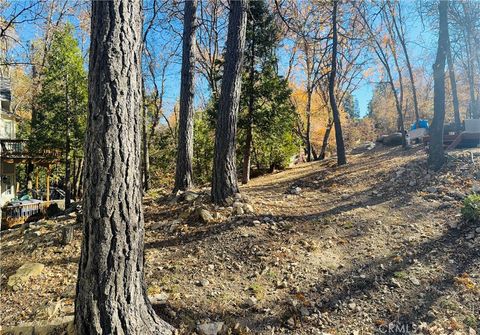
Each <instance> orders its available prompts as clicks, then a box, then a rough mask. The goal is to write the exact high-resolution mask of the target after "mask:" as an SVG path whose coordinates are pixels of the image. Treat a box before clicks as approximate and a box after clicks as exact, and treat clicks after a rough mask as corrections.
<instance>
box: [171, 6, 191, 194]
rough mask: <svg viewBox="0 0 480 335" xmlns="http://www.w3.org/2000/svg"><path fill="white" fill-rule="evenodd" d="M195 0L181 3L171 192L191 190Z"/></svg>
mask: <svg viewBox="0 0 480 335" xmlns="http://www.w3.org/2000/svg"><path fill="white" fill-rule="evenodd" d="M196 11H197V0H191V1H185V10H184V12H185V14H184V19H183V52H182V80H181V84H180V113H179V125H178V147H177V165H176V168H175V186H174V189H173V190H174V192H176V191H178V190H182V191H184V190H187V189H189V188H191V187H192V186H193V172H192V161H193V112H194V111H193V93H194V86H193V77H194V71H195V30H196V28H197V22H196Z"/></svg>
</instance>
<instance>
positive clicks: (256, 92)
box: [239, 0, 297, 183]
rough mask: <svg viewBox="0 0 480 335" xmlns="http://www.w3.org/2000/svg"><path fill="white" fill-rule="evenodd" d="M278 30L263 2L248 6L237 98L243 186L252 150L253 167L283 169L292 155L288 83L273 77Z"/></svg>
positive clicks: (292, 117) (294, 147) (247, 178)
mask: <svg viewBox="0 0 480 335" xmlns="http://www.w3.org/2000/svg"><path fill="white" fill-rule="evenodd" d="M279 36H280V35H279V28H278V26H277V23H276V21H275V17H274V15H273V14H272V11H271V10H270V9H269V8H268V4H267V3H266V1H264V0H262V1H252V2H251V3H250V8H249V15H248V21H247V36H246V39H247V40H246V48H245V68H244V74H243V81H244V85H245V86H244V87H245V90H244V91H243V92H242V97H241V112H240V121H239V130H240V136H239V140H240V141H239V142H240V145H241V147H242V149H243V175H242V181H243V183H247V182H248V181H249V179H250V166H251V155H252V148H253V145H254V144H255V149H256V150H255V152H256V160H257V162H256V163H257V165H258V166H260V165H263V164H266V165H267V166H268V168H269V169H273V168H275V167H276V166H277V167H281V166H284V165H285V163H286V160H287V159H288V158H289V157H290V156H291V155H292V154H293V153H294V152H295V151H296V149H297V146H296V141H295V137H294V135H293V128H294V107H293V105H292V104H291V102H290V94H291V90H290V89H289V88H288V82H287V81H286V80H285V79H283V78H282V77H280V76H279V75H278V73H277V63H278V59H277V56H276V52H275V51H276V49H277V47H278V44H279Z"/></svg>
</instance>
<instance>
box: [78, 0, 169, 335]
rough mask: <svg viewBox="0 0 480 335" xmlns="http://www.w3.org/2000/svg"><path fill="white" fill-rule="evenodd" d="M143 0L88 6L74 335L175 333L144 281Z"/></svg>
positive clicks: (121, 0) (114, 1) (114, 0)
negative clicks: (84, 137)
mask: <svg viewBox="0 0 480 335" xmlns="http://www.w3.org/2000/svg"><path fill="white" fill-rule="evenodd" d="M141 31H142V6H141V1H140V0H112V1H94V2H92V19H91V38H90V41H91V45H90V66H89V104H88V105H89V116H88V127H87V138H88V139H91V140H89V141H86V144H85V157H86V158H85V194H84V197H83V211H84V214H83V242H82V248H81V257H80V263H79V267H78V268H79V270H78V281H77V296H76V300H75V328H76V334H77V335H87V334H89V335H95V334H102V335H103V334H105V335H106V334H136V335H140V334H147V335H148V334H172V328H171V326H169V325H168V324H167V323H165V322H164V321H162V320H161V319H159V318H158V316H157V315H156V314H155V311H154V310H153V308H152V307H151V305H150V302H149V300H148V298H147V295H146V286H145V282H144V271H143V267H144V257H143V247H144V243H143V239H144V220H143V208H142V181H141V173H140V159H141V150H140V149H141V130H142V125H141V111H140V108H141V105H142V89H141V85H142V84H141V82H142V79H141V55H142V53H141V50H142V36H141Z"/></svg>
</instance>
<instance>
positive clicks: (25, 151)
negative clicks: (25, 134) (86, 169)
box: [0, 139, 61, 165]
mask: <svg viewBox="0 0 480 335" xmlns="http://www.w3.org/2000/svg"><path fill="white" fill-rule="evenodd" d="M0 158H1V160H2V162H5V163H15V164H18V163H25V162H31V163H33V164H36V165H49V164H52V163H55V162H57V161H59V160H60V159H61V152H60V151H59V150H56V149H42V150H39V151H38V152H37V151H35V152H33V151H31V150H30V149H29V146H28V141H27V140H22V139H0Z"/></svg>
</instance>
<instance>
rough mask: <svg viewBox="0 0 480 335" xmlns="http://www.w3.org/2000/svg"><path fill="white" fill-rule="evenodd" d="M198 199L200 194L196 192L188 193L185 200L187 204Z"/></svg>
mask: <svg viewBox="0 0 480 335" xmlns="http://www.w3.org/2000/svg"><path fill="white" fill-rule="evenodd" d="M198 197H199V194H197V193H195V192H192V191H187V192H185V195H184V199H185V201H187V202H192V201H194V200H195V199H197V198H198Z"/></svg>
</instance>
